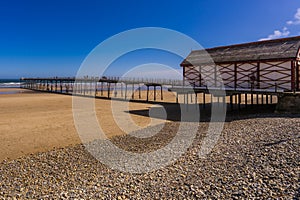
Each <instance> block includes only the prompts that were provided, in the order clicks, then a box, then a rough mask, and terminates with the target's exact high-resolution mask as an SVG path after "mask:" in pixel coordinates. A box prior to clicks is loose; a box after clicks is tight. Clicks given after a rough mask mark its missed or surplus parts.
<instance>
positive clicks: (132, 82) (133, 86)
mask: <svg viewBox="0 0 300 200" xmlns="http://www.w3.org/2000/svg"><path fill="white" fill-rule="evenodd" d="M131 98H132V99H134V83H133V82H132V96H131Z"/></svg>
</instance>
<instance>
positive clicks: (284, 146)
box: [0, 116, 300, 199]
mask: <svg viewBox="0 0 300 200" xmlns="http://www.w3.org/2000/svg"><path fill="white" fill-rule="evenodd" d="M193 123H194V122H193ZM178 125H179V124H178V122H170V123H167V124H166V125H165V127H164V128H163V130H162V131H161V133H160V134H158V135H156V136H153V137H152V138H147V139H141V138H135V137H128V136H118V137H115V138H113V139H112V142H113V143H115V144H116V145H117V146H119V147H120V148H123V149H125V150H127V151H132V152H135V153H139V152H140V153H144V152H147V151H154V150H155V149H159V148H160V147H162V146H164V145H166V143H168V142H169V141H170V140H171V139H172V138H173V137H174V133H175V132H176V130H177V129H178ZM207 127H208V123H207V122H202V123H200V126H199V130H198V134H197V136H196V139H195V140H194V142H193V144H192V145H191V146H190V148H189V149H188V151H187V152H186V153H185V154H184V155H182V156H181V157H180V158H179V159H178V160H176V161H175V162H174V163H171V164H170V165H168V166H166V167H164V168H161V169H158V170H155V171H152V172H149V173H142V174H132V173H126V172H121V171H117V170H113V169H110V168H109V167H107V166H106V165H104V164H102V163H101V162H99V161H97V160H96V159H94V158H93V157H92V156H91V155H90V154H89V153H88V152H87V151H86V150H85V148H84V146H83V145H76V146H70V147H68V148H63V149H54V150H52V151H49V152H45V153H39V154H34V155H29V156H26V157H21V158H19V159H16V160H12V161H3V162H2V163H1V164H0V198H1V199H25V198H28V199H57V198H60V199H198V198H200V199H203V198H205V199H229V198H230V199H245V198H246V199H249V198H250V199H252V198H259V199H261V198H263V199H268V198H271V199H273V198H282V199H299V198H300V186H299V171H300V165H299V153H300V151H299V140H300V134H299V133H300V118H296V117H294V118H293V117H290V116H263V117H262V116H260V117H257V116H252V117H251V116H250V117H247V119H235V120H233V121H230V122H226V123H225V126H224V129H223V132H222V134H221V136H220V138H219V140H218V143H217V145H216V146H215V147H214V148H213V150H212V152H211V153H210V154H209V155H208V156H207V157H206V158H199V157H198V151H199V149H200V146H201V141H202V139H203V137H204V136H205V133H206V130H207Z"/></svg>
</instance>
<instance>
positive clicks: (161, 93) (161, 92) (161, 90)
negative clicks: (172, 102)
mask: <svg viewBox="0 0 300 200" xmlns="http://www.w3.org/2000/svg"><path fill="white" fill-rule="evenodd" d="M160 99H161V100H163V99H164V98H163V88H162V85H160Z"/></svg>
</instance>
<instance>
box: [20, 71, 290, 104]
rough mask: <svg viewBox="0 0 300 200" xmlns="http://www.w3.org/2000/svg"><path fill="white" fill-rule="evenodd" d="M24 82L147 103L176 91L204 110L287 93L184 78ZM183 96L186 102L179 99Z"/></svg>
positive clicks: (273, 100) (35, 87)
mask: <svg viewBox="0 0 300 200" xmlns="http://www.w3.org/2000/svg"><path fill="white" fill-rule="evenodd" d="M21 82H22V84H21V88H24V89H30V90H35V91H43V92H51V93H59V94H67V95H77V96H87V97H99V98H109V99H124V100H135V101H139V100H140V101H146V102H150V101H151V102H155V101H157V100H160V101H163V93H164V91H165V92H172V93H174V94H175V95H174V96H175V102H176V103H177V104H178V103H183V104H202V108H203V109H205V108H206V106H207V104H212V103H219V104H222V105H225V104H226V105H227V103H228V106H230V109H231V110H233V109H242V108H247V107H248V106H253V105H268V104H274V103H276V102H277V96H278V95H279V94H281V93H283V92H284V90H282V89H274V90H270V89H268V90H267V89H244V88H240V89H238V88H223V89H222V88H217V87H215V88H214V87H212V88H207V87H187V86H183V84H184V81H180V80H162V79H160V80H159V79H156V80H155V79H139V78H126V79H125V78H119V77H101V78H94V77H91V78H81V79H75V78H69V77H68V78H59V77H54V78H21ZM164 88H167V89H164ZM142 91H146V97H142ZM220 94H223V95H220ZM180 97H183V98H181V99H183V101H179V98H180Z"/></svg>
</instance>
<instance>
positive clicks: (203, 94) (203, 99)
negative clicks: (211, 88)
mask: <svg viewBox="0 0 300 200" xmlns="http://www.w3.org/2000/svg"><path fill="white" fill-rule="evenodd" d="M205 104H206V103H205V92H203V108H204V109H205Z"/></svg>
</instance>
